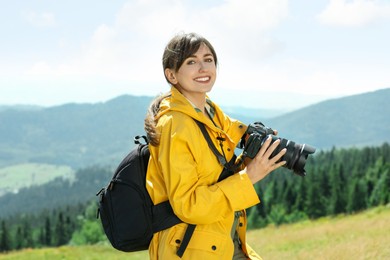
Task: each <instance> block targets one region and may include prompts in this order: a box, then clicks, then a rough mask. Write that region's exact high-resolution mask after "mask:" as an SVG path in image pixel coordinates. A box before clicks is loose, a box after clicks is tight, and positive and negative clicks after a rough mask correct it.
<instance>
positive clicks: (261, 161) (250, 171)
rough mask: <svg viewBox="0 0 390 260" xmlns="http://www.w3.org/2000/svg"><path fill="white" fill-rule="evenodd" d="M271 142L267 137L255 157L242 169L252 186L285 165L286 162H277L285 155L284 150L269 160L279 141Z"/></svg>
mask: <svg viewBox="0 0 390 260" xmlns="http://www.w3.org/2000/svg"><path fill="white" fill-rule="evenodd" d="M271 140H272V138H271V137H270V136H269V137H268V138H267V140H266V141H265V142H264V144H263V145H262V146H261V148H260V150H259V152H258V153H257V155H256V156H255V157H254V158H253V159H252V160H251V161H250V162H248V163H247V165H246V168H245V169H244V171H245V172H246V174H247V175H248V177H249V179H250V180H251V182H252V184H255V183H257V182H258V181H260V180H262V179H264V178H265V177H266V176H267V175H268V174H269V173H270V172H272V171H274V170H276V169H277V168H279V167H281V166H283V165H284V164H286V161H280V162H278V161H279V160H280V158H282V156H283V155H284V154H285V153H286V151H287V149H286V148H284V149H282V150H281V151H280V152H279V153H278V154H276V155H275V156H274V157H272V158H270V156H271V154H272V152H273V151H274V150H275V149H276V147H278V145H279V144H280V139H277V140H275V141H274V142H273V143H272V144H271Z"/></svg>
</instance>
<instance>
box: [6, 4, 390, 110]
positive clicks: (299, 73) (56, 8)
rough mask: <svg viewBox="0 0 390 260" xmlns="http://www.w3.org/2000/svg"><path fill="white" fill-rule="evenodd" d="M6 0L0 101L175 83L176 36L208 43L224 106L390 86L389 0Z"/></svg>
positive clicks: (291, 102) (301, 102) (281, 104)
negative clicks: (169, 70) (168, 71)
mask: <svg viewBox="0 0 390 260" xmlns="http://www.w3.org/2000/svg"><path fill="white" fill-rule="evenodd" d="M1 6H2V8H1V9H0V21H1V23H0V35H1V41H0V89H1V92H0V105H11V104H36V105H43V106H53V105H60V104H64V103H69V102H77V103H85V102H88V103H95V102H101V101H107V100H109V99H112V98H114V97H116V96H119V95H122V94H132V95H147V96H155V95H157V94H159V93H161V92H165V91H167V90H168V89H169V86H168V85H167V83H166V82H165V79H164V76H163V73H162V68H161V56H162V52H163V49H164V47H165V44H166V43H167V42H168V40H169V39H170V38H171V37H172V36H174V35H175V34H176V33H178V32H181V31H184V32H192V31H194V32H197V33H199V34H202V35H203V36H205V37H206V38H208V39H209V40H210V42H211V43H212V44H213V45H214V47H215V49H216V51H217V54H218V58H219V69H218V79H217V82H216V84H215V86H214V89H213V90H212V92H211V93H210V97H211V98H212V99H213V100H214V101H216V102H217V103H219V104H220V105H225V106H226V105H229V106H233V105H234V106H246V107H259V108H272V109H276V108H298V107H302V106H306V105H309V104H313V103H317V102H319V101H321V100H325V99H329V98H336V97H342V96H348V95H354V94H358V93H363V92H369V91H373V90H376V89H383V88H389V87H390V51H389V46H390V1H388V0H349V1H347V0H330V1H325V0H316V1H310V0H295V1H287V0H230V1H221V0H219V1H193V0H183V1H179V0H139V1H135V0H129V1H124V0H116V1H107V0H106V1H103V0H83V1H74V0H68V1H53V0H40V1H38V0H28V1H27V0H18V1H2V5H1Z"/></svg>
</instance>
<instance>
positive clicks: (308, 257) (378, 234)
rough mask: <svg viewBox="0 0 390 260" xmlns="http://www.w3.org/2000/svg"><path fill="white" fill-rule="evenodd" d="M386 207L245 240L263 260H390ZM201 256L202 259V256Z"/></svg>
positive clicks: (29, 255)
mask: <svg viewBox="0 0 390 260" xmlns="http://www.w3.org/2000/svg"><path fill="white" fill-rule="evenodd" d="M389 234H390V206H387V207H378V208H375V209H372V210H368V211H365V212H362V213H359V214H355V215H350V216H344V215H342V216H337V217H334V218H330V217H327V218H322V219H318V220H315V221H304V222H300V223H296V224H291V225H282V226H279V227H274V226H270V227H267V228H264V229H258V230H252V231H249V232H248V243H249V244H250V245H251V246H252V247H253V248H254V249H255V250H256V251H257V252H258V253H259V254H260V255H261V256H262V257H263V259H264V260H284V259H289V260H312V259H316V260H327V259H329V260H334V259H337V260H350V259H353V260H361V259H362V260H363V259H367V260H368V259H370V260H371V259H375V260H382V259H383V260H385V259H390V246H389V245H390V235H389ZM6 259H7V260H10V259H15V260H16V259H18V260H35V259H37V260H38V259H39V260H43V259H47V260H49V259H50V260H52V259H53V260H57V259H83V260H84V259H85V260H93V259H96V260H98V259H110V260H111V259H113V260H122V259H123V260H124V259H135V260H136V259H148V253H147V251H143V252H136V253H123V252H119V251H117V250H115V249H113V248H112V247H111V246H109V245H94V246H78V247H72V246H64V247H59V248H43V249H34V250H33V249H25V250H21V251H17V252H10V253H8V254H0V260H6ZM205 260H206V259H205Z"/></svg>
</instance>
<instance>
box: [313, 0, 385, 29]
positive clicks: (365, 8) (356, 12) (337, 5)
mask: <svg viewBox="0 0 390 260" xmlns="http://www.w3.org/2000/svg"><path fill="white" fill-rule="evenodd" d="M383 18H387V19H388V18H390V3H389V2H388V1H381V0H353V1H348V0H331V1H330V2H329V4H328V6H327V7H326V8H325V10H324V11H323V12H322V13H320V14H319V15H318V16H317V19H318V20H319V21H320V22H321V23H323V24H326V25H334V26H362V25H365V24H368V23H372V22H374V21H377V20H379V19H383Z"/></svg>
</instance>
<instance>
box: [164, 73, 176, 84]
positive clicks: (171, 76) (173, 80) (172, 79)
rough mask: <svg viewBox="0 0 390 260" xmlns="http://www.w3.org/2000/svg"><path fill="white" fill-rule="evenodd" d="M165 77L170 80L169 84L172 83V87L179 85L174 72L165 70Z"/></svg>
mask: <svg viewBox="0 0 390 260" xmlns="http://www.w3.org/2000/svg"><path fill="white" fill-rule="evenodd" d="M165 77H166V78H167V79H168V80H169V82H171V84H172V85H176V84H177V79H176V76H175V72H174V71H173V70H171V69H165Z"/></svg>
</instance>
